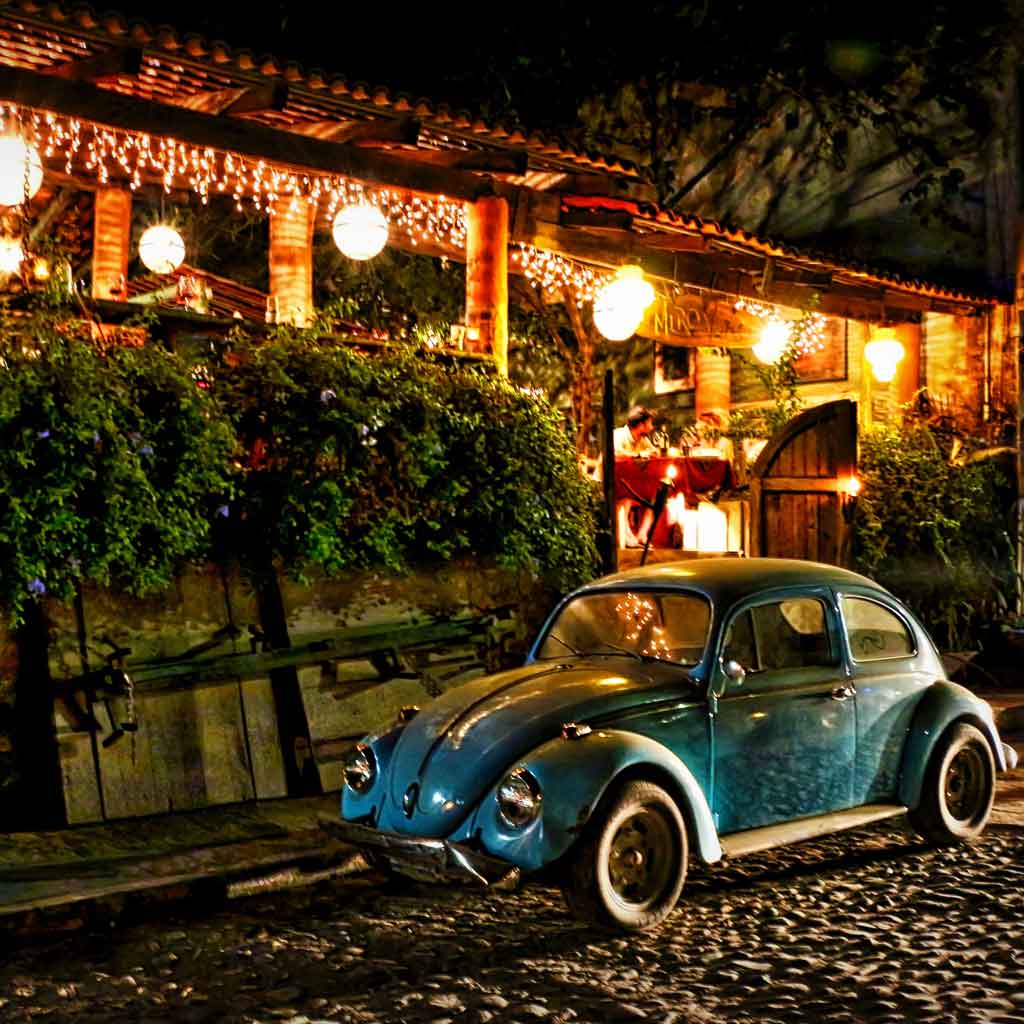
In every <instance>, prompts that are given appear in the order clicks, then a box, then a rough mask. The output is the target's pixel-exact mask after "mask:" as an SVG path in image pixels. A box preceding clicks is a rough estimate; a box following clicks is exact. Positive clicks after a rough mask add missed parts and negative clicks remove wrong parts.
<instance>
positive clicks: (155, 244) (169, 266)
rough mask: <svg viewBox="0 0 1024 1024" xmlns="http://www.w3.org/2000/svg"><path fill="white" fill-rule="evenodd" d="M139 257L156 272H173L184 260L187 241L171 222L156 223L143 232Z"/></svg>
mask: <svg viewBox="0 0 1024 1024" xmlns="http://www.w3.org/2000/svg"><path fill="white" fill-rule="evenodd" d="M139 259H140V260H142V262H143V264H144V265H145V266H146V267H147V268H148V269H149V270H151V271H153V273H154V274H172V273H174V271H175V270H177V269H178V267H180V266H181V264H182V263H183V262H184V259H185V241H184V239H183V238H182V237H181V235H180V234H178V232H177V231H176V230H175V229H174V228H172V227H171V226H170V225H169V224H154V225H153V226H152V227H151V228H146V230H145V231H143V232H142V237H141V238H140V239H139Z"/></svg>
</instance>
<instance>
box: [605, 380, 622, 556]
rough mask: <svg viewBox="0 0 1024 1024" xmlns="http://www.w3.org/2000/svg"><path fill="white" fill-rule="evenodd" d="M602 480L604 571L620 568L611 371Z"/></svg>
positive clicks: (613, 394) (613, 396) (606, 410)
mask: <svg viewBox="0 0 1024 1024" xmlns="http://www.w3.org/2000/svg"><path fill="white" fill-rule="evenodd" d="M601 413H602V415H601V426H602V430H601V480H602V483H603V485H604V506H605V510H606V511H607V513H608V533H609V543H608V551H607V552H602V554H603V555H604V558H603V561H604V571H605V572H606V573H609V572H617V571H618V568H619V518H618V515H617V514H616V512H617V510H616V507H615V505H616V502H615V439H614V437H613V432H614V430H615V379H614V374H613V372H612V371H611V370H605V372H604V397H603V400H602V403H601Z"/></svg>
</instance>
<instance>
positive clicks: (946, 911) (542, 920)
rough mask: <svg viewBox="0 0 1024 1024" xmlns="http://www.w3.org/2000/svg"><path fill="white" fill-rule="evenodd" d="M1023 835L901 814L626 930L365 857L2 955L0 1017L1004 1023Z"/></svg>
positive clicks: (1023, 890)
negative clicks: (929, 829) (918, 822)
mask: <svg viewBox="0 0 1024 1024" xmlns="http://www.w3.org/2000/svg"><path fill="white" fill-rule="evenodd" d="M1022 840H1024V832H1021V831H1019V830H1017V829H990V830H989V831H988V832H987V833H986V835H985V836H984V837H983V839H982V840H981V841H980V842H979V843H978V844H977V845H975V846H973V847H970V848H965V849H954V850H941V851H939V850H931V849H928V848H926V847H924V846H923V845H922V844H921V843H920V842H919V841H918V840H916V839H915V838H913V837H912V836H910V835H909V834H907V833H906V832H904V831H902V829H901V828H900V827H899V826H897V827H893V825H892V823H885V824H884V825H880V826H877V827H875V828H873V829H870V830H863V831H860V832H857V833H847V834H844V835H841V836H835V837H831V838H829V839H825V840H821V841H817V842H813V843H807V844H803V845H801V846H796V847H790V848H787V849H784V850H780V851H775V852H773V853H770V854H760V855H756V856H753V857H748V858H745V859H742V860H737V861H734V862H732V863H731V864H724V865H719V866H716V867H714V868H711V869H707V868H703V869H699V870H698V869H694V870H693V871H692V872H691V875H690V878H689V879H688V881H687V886H686V889H685V890H684V897H685V899H684V902H683V904H682V905H681V907H680V909H679V910H677V911H676V913H675V914H673V915H672V916H671V918H669V920H668V922H666V923H665V924H664V925H663V926H662V927H660V928H659V929H657V930H655V931H653V932H650V933H646V934H642V935H638V936H627V937H624V936H622V935H617V934H611V933H602V932H594V931H590V930H588V929H585V928H583V927H581V926H580V925H578V924H576V923H575V922H574V921H573V920H572V919H571V918H570V917H569V916H568V914H567V912H566V911H565V910H564V908H563V905H562V902H561V897H560V894H559V893H558V892H557V891H556V890H554V889H545V888H539V887H538V888H528V889H526V890H525V891H524V892H522V893H519V894H513V895H510V896H498V895H489V894H482V893H479V892H473V891H468V890H452V889H439V888H434V887H430V886H426V885H416V884H412V883H409V884H407V885H405V886H402V885H395V884H389V883H387V882H385V881H384V880H383V879H381V878H380V877H379V876H374V875H362V876H358V877H354V878H349V879H345V880H341V881H337V882H332V883H324V884H321V885H319V886H317V887H315V888H308V889H299V890H290V891H284V892H280V893H276V894H265V895H260V896H255V897H249V898H246V899H244V900H237V901H231V902H230V903H226V904H223V905H221V906H215V905H212V904H207V905H205V906H197V907H194V908H193V910H192V911H187V910H184V909H183V908H182V907H181V905H180V904H176V905H175V906H174V907H173V908H171V909H170V910H167V911H165V912H164V913H163V915H162V916H161V917H156V916H154V915H155V913H156V911H154V910H153V909H152V908H150V910H148V911H147V913H148V915H149V916H148V917H146V918H138V919H136V920H134V921H131V920H125V915H124V914H122V916H121V919H120V920H117V921H106V922H104V921H102V920H99V919H94V920H92V921H91V922H90V923H89V924H88V925H87V926H86V927H84V928H81V929H79V930H78V931H76V932H74V933H67V934H66V935H64V936H63V937H58V938H54V937H51V938H49V939H47V940H46V941H45V942H43V941H39V940H33V941H31V942H28V943H24V944H21V945H20V948H15V949H12V950H11V951H9V953H8V955H7V956H5V957H4V958H3V959H2V960H0V964H2V966H0V1021H5V1022H6V1021H22V1020H35V1019H40V1018H41V1019H49V1020H56V1021H64V1020H73V1021H76V1022H93V1021H157V1020H173V1021H185V1022H197V1021H228V1022H254V1021H259V1022H270V1021H281V1020H284V1021H289V1020H290V1021H293V1024H304V1022H305V1021H307V1020H310V1021H331V1022H337V1024H342V1022H347V1024H354V1022H376V1021H381V1022H409V1024H419V1022H427V1021H432V1022H436V1024H443V1022H452V1024H461V1022H467V1024H486V1022H488V1021H492V1022H495V1024H504V1022H512V1021H515V1022H538V1021H546V1022H549V1024H563V1022H568V1021H580V1022H587V1021H593V1022H604V1021H634V1020H651V1021H661V1022H666V1024H668V1022H678V1024H684V1022H688V1021H695V1022H700V1024H707V1022H714V1021H733V1020H755V1021H759V1022H761V1021H763V1022H771V1021H785V1022H792V1021H815V1022H817V1021H835V1022H840V1021H842V1022H848V1021H850V1022H852V1021H877V1022H903V1021H957V1022H959V1021H992V1022H1002V1021H1006V1022H1012V1021H1019V1022H1022V1024H1024V942H1022V939H1021V924H1022V922H1024V844H1022Z"/></svg>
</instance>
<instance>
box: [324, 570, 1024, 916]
mask: <svg viewBox="0 0 1024 1024" xmlns="http://www.w3.org/2000/svg"><path fill="white" fill-rule="evenodd" d="M1008 758H1009V759H1010V760H1011V766H1012V763H1015V761H1013V758H1014V754H1013V750H1012V749H1011V748H1009V747H1005V746H1004V745H1003V744H1002V743H1001V741H1000V739H999V736H998V733H997V730H996V727H995V724H994V722H993V718H992V712H991V709H990V707H989V706H988V704H986V703H985V702H984V701H982V700H979V699H978V698H976V697H975V696H974V695H973V694H971V693H970V692H969V691H968V690H965V689H964V688H962V687H961V686H958V685H956V684H955V683H952V682H950V681H949V680H948V679H947V678H946V675H945V672H944V671H943V666H942V662H941V661H940V659H939V656H938V654H937V652H936V650H935V646H934V644H933V643H932V641H931V639H930V638H929V637H928V635H927V633H926V632H925V631H924V629H923V628H922V627H921V626H920V624H919V623H918V622H917V621H916V620H915V619H914V617H913V615H911V613H910V612H909V611H907V609H906V608H905V607H904V606H903V605H902V604H901V603H900V602H899V601H898V600H896V598H894V597H893V596H892V595H891V594H890V593H888V592H887V591H886V590H884V589H883V588H881V587H879V586H878V585H877V584H875V583H873V582H871V581H870V580H868V579H866V578H865V577H863V576H859V575H857V574H855V573H852V572H848V571H846V570H844V569H839V568H836V567H834V566H829V565H819V564H816V563H813V562H800V561H793V560H781V559H739V558H719V559H706V560H694V561H688V562H675V563H670V564H661V565H657V566H653V567H648V568H641V569H634V570H631V571H628V572H621V573H618V574H617V575H613V576H607V577H604V578H603V579H599V580H597V581H596V582H594V583H591V584H589V585H587V586H585V587H582V588H581V589H579V590H577V591H576V592H574V593H572V594H570V595H569V596H568V597H567V598H565V599H564V600H563V601H562V602H561V603H560V604H559V605H558V607H557V608H556V609H555V610H554V612H553V613H552V615H551V616H550V617H549V619H548V621H547V622H546V623H545V625H544V627H543V628H542V629H541V631H540V634H539V636H538V638H537V640H536V641H535V643H534V645H533V647H532V649H531V650H530V653H529V655H528V657H527V660H526V664H525V665H524V666H523V667H522V668H519V669H515V670H513V671H509V672H502V673H500V674H498V675H493V676H486V677H483V678H480V679H477V680H475V681H473V682H470V683H467V684H465V685H463V686H460V687H458V688H456V689H453V690H450V691H448V692H447V693H445V694H444V695H443V696H441V697H439V698H438V699H437V700H435V701H434V702H433V703H431V704H430V705H428V706H427V707H425V708H424V709H423V710H422V711H417V710H416V709H415V708H409V709H405V711H404V712H403V714H402V715H401V716H400V721H399V722H398V723H397V724H396V725H395V727H394V728H393V729H391V730H390V731H389V732H386V733H384V734H383V735H379V736H370V737H367V738H366V739H365V740H364V741H363V742H362V743H360V744H359V745H358V746H357V747H356V748H355V749H354V751H353V752H352V753H351V754H350V756H349V757H348V759H347V761H346V764H345V786H344V789H343V792H342V801H341V819H342V820H341V821H340V822H339V823H337V825H336V830H337V831H339V832H340V833H341V835H342V836H343V837H344V838H345V839H346V840H348V841H350V842H352V843H353V844H355V845H356V846H358V847H359V848H361V849H362V850H364V851H365V852H366V853H367V856H368V857H369V858H370V859H371V860H372V861H373V862H375V863H376V864H378V865H380V866H382V867H389V868H393V869H396V870H398V871H400V872H403V873H408V874H412V875H414V876H416V877H421V878H422V877H432V878H443V877H452V876H455V877H462V878H464V879H473V880H476V881H478V882H482V883H484V884H498V885H504V886H511V885H514V884H515V883H517V882H518V881H519V880H520V878H521V877H525V876H528V875H530V874H534V873H537V872H541V871H542V870H543V871H544V872H545V874H549V873H550V872H549V870H548V869H551V870H553V871H554V872H557V877H558V878H559V880H560V881H561V884H562V886H563V891H564V893H565V897H566V901H567V903H568V905H569V907H570V908H571V909H572V910H573V911H574V912H575V913H576V914H577V915H578V916H579V917H581V918H583V919H585V920H588V921H591V922H595V923H598V924H603V925H607V926H611V927H618V928H625V929H638V928H647V927H650V926H652V925H654V924H656V923H658V922H659V921H661V920H662V919H663V918H664V917H665V916H666V915H667V914H668V913H669V912H670V911H671V910H672V908H673V907H674V906H675V904H676V901H677V900H678V898H679V894H680V891H681V890H682V887H683V881H684V879H685V877H686V869H687V863H688V860H689V858H690V857H691V856H695V857H697V858H699V859H700V860H701V861H704V862H712V861H717V860H719V859H720V858H722V857H723V856H737V855H739V854H742V853H747V852H752V851H755V850H762V849H766V848H769V847H773V846H778V845H782V844H784V843H789V842H795V841H798V840H801V839H807V838H810V837H813V836H817V835H822V834H825V833H829V832H835V831H838V830H840V829H844V828H850V827H853V826H856V825H861V824H865V823H867V822H871V821H876V820H879V819H882V818H886V817H890V816H895V815H899V814H909V818H910V821H911V823H912V824H913V827H914V828H915V829H916V830H917V831H918V832H919V833H920V834H921V835H922V836H924V837H926V838H927V839H929V840H931V841H933V842H936V843H952V842H962V841H968V840H971V839H973V838H974V837H976V836H977V835H978V834H979V833H980V832H981V830H982V829H983V828H984V827H985V823H986V821H987V820H988V817H989V812H990V810H991V807H992V800H993V793H994V788H995V773H996V771H997V770H1006V768H1007V764H1008Z"/></svg>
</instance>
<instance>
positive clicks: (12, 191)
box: [0, 135, 43, 206]
mask: <svg viewBox="0 0 1024 1024" xmlns="http://www.w3.org/2000/svg"><path fill="white" fill-rule="evenodd" d="M42 183H43V163H42V161H41V160H40V159H39V150H37V149H36V147H35V146H33V145H32V144H31V143H30V142H26V141H25V140H24V139H23V138H22V137H21V136H20V135H0V206H17V205H18V204H19V203H24V202H27V201H28V200H29V199H31V198H32V197H33V196H34V195H35V194H36V193H37V192H38V191H39V187H40V186H41V185H42Z"/></svg>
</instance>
